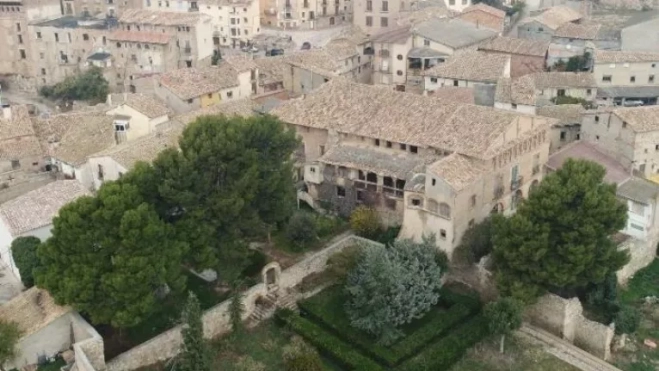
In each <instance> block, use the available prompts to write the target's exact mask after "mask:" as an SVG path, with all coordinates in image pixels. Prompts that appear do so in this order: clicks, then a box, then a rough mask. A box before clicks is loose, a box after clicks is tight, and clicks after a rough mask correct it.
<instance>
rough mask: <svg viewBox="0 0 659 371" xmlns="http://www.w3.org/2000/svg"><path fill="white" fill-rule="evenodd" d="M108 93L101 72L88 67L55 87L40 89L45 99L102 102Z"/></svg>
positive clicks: (107, 87)
mask: <svg viewBox="0 0 659 371" xmlns="http://www.w3.org/2000/svg"><path fill="white" fill-rule="evenodd" d="M109 91H110V88H109V84H108V81H107V80H106V79H105V77H104V76H103V70H102V69H100V68H98V67H90V68H89V69H87V70H86V71H85V72H83V73H81V74H78V75H73V76H69V77H67V78H66V79H64V81H61V82H59V83H57V84H55V85H52V86H44V87H42V88H41V91H40V93H41V95H43V96H45V97H47V98H54V99H66V100H88V101H92V102H104V101H105V100H106V99H107V96H108V92H109Z"/></svg>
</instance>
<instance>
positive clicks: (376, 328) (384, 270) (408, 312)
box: [345, 239, 442, 345]
mask: <svg viewBox="0 0 659 371" xmlns="http://www.w3.org/2000/svg"><path fill="white" fill-rule="evenodd" d="M362 251H363V253H362V256H361V258H360V260H359V262H358V263H357V266H356V267H355V268H354V269H353V270H352V271H351V272H350V274H349V275H348V279H347V282H346V286H345V290H346V293H347V294H348V301H347V302H346V305H345V308H346V313H347V314H348V317H349V318H350V322H351V325H352V326H354V327H355V328H358V329H360V330H363V331H366V332H368V333H370V334H372V335H374V336H375V337H376V338H377V339H378V342H379V343H381V344H385V345H387V344H391V343H393V342H394V341H395V340H396V339H397V338H399V337H400V336H402V332H401V330H400V329H399V328H400V326H401V325H403V324H406V323H410V322H412V321H413V320H415V319H419V318H421V317H423V315H424V314H425V313H427V312H428V311H429V310H430V309H431V307H432V306H434V305H435V304H437V301H438V299H439V289H440V288H441V285H442V283H441V274H442V271H441V269H440V268H439V266H438V265H437V248H436V247H435V244H434V240H432V239H424V241H423V243H420V244H418V243H415V242H413V241H412V240H407V239H406V240H398V241H396V242H394V244H393V245H391V246H390V247H376V246H369V247H365V248H363V250H362Z"/></svg>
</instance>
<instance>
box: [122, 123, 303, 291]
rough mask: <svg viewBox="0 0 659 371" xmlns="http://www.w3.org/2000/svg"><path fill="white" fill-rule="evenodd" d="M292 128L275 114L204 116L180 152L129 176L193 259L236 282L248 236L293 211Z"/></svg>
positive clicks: (197, 264)
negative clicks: (248, 116)
mask: <svg viewBox="0 0 659 371" xmlns="http://www.w3.org/2000/svg"><path fill="white" fill-rule="evenodd" d="M296 148H297V140H296V138H295V134H294V132H293V131H290V130H286V128H285V127H284V125H283V123H281V122H280V121H279V120H277V119H275V118H274V117H272V116H254V117H250V118H242V117H231V118H227V117H225V116H205V117H201V118H199V119H198V120H197V121H196V122H194V123H192V124H190V125H189V126H188V127H187V128H186V130H185V131H184V132H183V135H182V137H181V139H180V151H177V150H174V149H170V150H165V151H164V152H162V153H161V154H160V155H159V156H158V158H157V159H156V160H155V161H154V163H153V165H152V166H147V165H140V166H138V167H137V168H136V169H134V170H133V171H131V172H130V173H129V174H127V176H126V177H125V178H126V179H127V180H128V181H130V182H131V183H133V184H136V185H137V186H138V187H139V188H140V189H142V192H143V194H144V197H145V198H147V199H149V200H150V201H149V202H150V203H152V204H153V205H154V207H155V208H156V210H157V211H158V213H159V215H160V216H161V217H162V218H163V219H164V220H166V221H167V222H168V223H171V224H173V225H174V226H175V229H176V233H177V235H178V238H179V239H181V240H184V241H187V242H188V243H189V244H190V256H189V262H190V263H191V264H192V265H194V266H195V267H197V268H216V269H218V271H219V274H220V277H221V278H223V279H224V280H227V281H232V280H233V279H235V278H236V276H237V275H238V274H239V273H240V271H241V270H242V268H243V267H244V263H245V261H246V257H247V253H248V249H247V246H246V243H245V242H244V241H245V238H246V237H251V236H254V235H258V234H263V233H266V232H268V231H269V230H270V228H273V227H274V226H281V224H282V223H283V222H284V221H286V220H287V219H288V218H289V217H290V215H291V213H292V212H293V210H294V205H295V188H294V184H293V170H292V162H291V155H292V153H293V151H294V150H295V149H296Z"/></svg>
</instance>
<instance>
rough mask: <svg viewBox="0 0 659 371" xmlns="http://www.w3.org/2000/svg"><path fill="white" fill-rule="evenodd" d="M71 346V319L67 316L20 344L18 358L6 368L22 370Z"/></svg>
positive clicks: (25, 338)
mask: <svg viewBox="0 0 659 371" xmlns="http://www.w3.org/2000/svg"><path fill="white" fill-rule="evenodd" d="M70 346H71V319H70V317H69V315H68V314H65V315H63V316H61V317H59V318H57V319H56V320H54V321H52V322H50V323H49V324H48V325H47V326H46V327H44V328H42V329H41V330H39V331H38V332H35V333H34V334H31V335H28V336H26V337H24V338H22V339H21V340H20V341H19V343H18V347H17V348H18V353H19V354H18V356H17V357H16V358H15V359H14V360H13V362H8V363H7V364H5V367H8V369H11V368H21V367H25V366H28V365H32V364H36V363H38V362H39V359H43V360H45V359H47V358H50V357H52V356H54V355H56V354H57V353H59V352H61V351H65V350H67V349H68V348H69V347H70Z"/></svg>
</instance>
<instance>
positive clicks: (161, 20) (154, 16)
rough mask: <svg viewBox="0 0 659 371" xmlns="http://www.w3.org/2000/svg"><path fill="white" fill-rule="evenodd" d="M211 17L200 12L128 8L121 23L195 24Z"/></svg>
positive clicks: (120, 18) (120, 20)
mask: <svg viewBox="0 0 659 371" xmlns="http://www.w3.org/2000/svg"><path fill="white" fill-rule="evenodd" d="M202 20H210V17H209V16H207V15H205V14H201V13H198V12H163V11H160V10H149V9H126V10H125V11H124V12H123V13H122V14H121V17H119V23H137V24H151V25H157V26H194V25H196V24H197V23H199V22H200V21H202Z"/></svg>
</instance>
